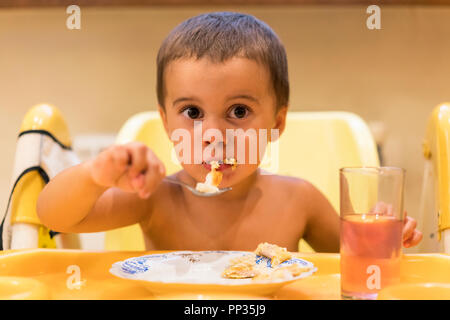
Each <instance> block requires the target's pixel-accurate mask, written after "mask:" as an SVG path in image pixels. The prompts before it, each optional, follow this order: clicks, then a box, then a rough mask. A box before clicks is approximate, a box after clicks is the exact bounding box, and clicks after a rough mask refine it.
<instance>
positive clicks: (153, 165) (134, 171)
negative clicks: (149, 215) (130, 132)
mask: <svg viewBox="0 0 450 320" xmlns="http://www.w3.org/2000/svg"><path fill="white" fill-rule="evenodd" d="M88 168H89V171H90V174H91V177H92V179H93V180H94V182H95V183H96V184H98V185H100V186H103V187H118V188H120V189H122V190H124V191H127V192H136V193H138V195H139V196H140V197H141V198H148V197H149V196H150V194H151V193H152V192H153V191H154V190H155V189H156V188H157V186H158V185H159V183H160V182H161V180H162V179H163V178H164V176H165V174H166V169H165V167H164V164H163V163H162V162H161V161H160V160H159V159H158V158H157V157H156V155H155V154H154V153H153V151H152V150H150V148H148V147H147V146H145V145H144V144H142V143H140V142H131V143H128V144H124V145H113V146H111V147H109V148H108V149H106V150H104V151H102V152H101V153H100V154H99V155H98V156H97V157H96V158H94V159H93V160H90V161H89V162H88Z"/></svg>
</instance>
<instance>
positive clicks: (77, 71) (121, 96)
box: [0, 6, 450, 216]
mask: <svg viewBox="0 0 450 320" xmlns="http://www.w3.org/2000/svg"><path fill="white" fill-rule="evenodd" d="M81 9H82V25H81V27H82V28H81V30H74V31H71V30H68V29H67V28H66V26H65V21H66V18H67V16H68V15H67V14H66V13H65V8H56V9H55V8H52V9H33V10H31V9H30V10H29V9H26V10H24V9H22V10H17V9H12V10H11V9H2V10H0V130H1V131H0V132H1V135H0V143H1V146H2V149H3V150H2V157H1V158H0V195H3V196H2V197H0V210H4V208H5V205H6V198H7V194H8V188H9V179H10V173H11V170H12V162H13V157H14V150H15V137H16V135H17V132H18V129H19V126H20V123H21V120H22V117H23V116H24V114H25V112H26V111H27V109H28V108H30V107H31V106H32V105H34V104H36V103H39V102H49V103H52V104H54V105H56V106H58V107H59V108H60V109H61V110H62V112H63V114H64V115H65V116H66V118H67V119H68V122H69V127H70V130H71V132H72V134H73V135H78V134H84V133H89V132H96V131H99V132H117V130H118V129H119V128H120V126H121V125H122V124H123V122H124V121H125V120H126V119H127V118H128V117H129V116H131V115H133V114H134V113H136V112H139V111H142V110H145V109H153V108H154V107H155V103H156V95H155V90H154V88H155V58H156V53H157V50H158V47H159V44H160V42H161V40H162V39H163V38H164V37H165V35H166V34H167V33H168V32H169V31H170V30H171V29H172V28H173V27H174V26H175V25H176V24H178V23H179V22H181V21H182V20H184V19H186V18H188V17H190V16H192V15H195V14H198V13H201V12H205V11H211V10H216V9H219V10H225V9H231V10H235V11H236V10H238V11H243V12H247V13H251V14H254V15H256V16H257V17H259V18H261V19H263V20H264V21H266V22H267V23H268V24H269V25H271V26H272V27H273V29H274V30H275V31H276V32H277V33H278V34H279V36H280V37H281V39H282V40H283V41H284V43H285V46H286V49H287V52H288V59H289V68H290V69H289V72H290V81H291V92H292V96H291V106H292V109H293V110H347V111H352V112H356V113H357V114H359V115H361V116H362V117H363V118H364V119H365V120H366V121H383V122H384V123H385V125H386V129H387V136H386V140H387V141H386V146H385V159H386V164H388V165H395V166H401V167H404V168H406V170H407V185H406V209H407V210H408V212H409V214H410V215H412V216H417V214H418V205H419V204H418V200H419V197H420V189H421V183H422V171H423V160H422V154H421V143H422V137H423V134H424V129H425V120H426V118H427V116H428V114H429V113H430V111H431V109H432V108H433V107H434V106H435V105H436V104H438V103H440V102H443V101H446V100H450V97H449V96H450V90H449V74H450V59H449V52H450V8H447V7H382V11H381V14H382V22H381V23H382V30H377V31H371V30H368V29H367V28H366V24H365V20H366V18H367V14H366V13H365V7H326V6H320V7H311V6H306V7H259V8H256V7H233V8H225V7H220V8H198V7H190V8H152V7H149V8H130V9H123V8H122V9H107V8H102V9H97V8H81Z"/></svg>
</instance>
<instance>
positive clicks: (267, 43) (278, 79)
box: [156, 12, 289, 109]
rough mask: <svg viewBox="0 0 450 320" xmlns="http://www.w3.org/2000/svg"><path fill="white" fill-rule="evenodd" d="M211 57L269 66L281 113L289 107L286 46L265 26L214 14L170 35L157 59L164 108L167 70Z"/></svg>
mask: <svg viewBox="0 0 450 320" xmlns="http://www.w3.org/2000/svg"><path fill="white" fill-rule="evenodd" d="M203 57H207V58H209V59H211V61H213V62H225V61H226V60H228V59H230V58H233V57H244V58H248V59H251V60H255V61H257V62H259V63H261V64H262V65H263V66H267V67H268V70H269V72H270V76H271V81H272V85H273V89H274V92H275V96H276V103H277V109H278V108H280V107H282V106H287V105H288V101H289V80H288V67H287V58H286V51H285V49H284V46H283V44H282V43H281V41H280V40H279V38H278V37H277V35H276V34H275V33H274V32H273V31H272V29H271V28H270V27H269V26H268V25H267V24H265V23H264V22H262V21H260V20H258V19H257V18H255V17H253V16H251V15H247V14H242V13H234V12H213V13H206V14H201V15H198V16H196V17H193V18H190V19H188V20H186V21H184V22H182V23H181V24H179V25H178V26H177V27H175V29H173V30H172V32H170V34H169V35H168V36H167V38H166V39H165V40H164V41H163V43H162V45H161V47H160V49H159V52H158V57H157V82H156V91H157V95H158V102H159V104H160V106H161V107H163V108H164V97H165V88H164V70H165V68H166V67H167V65H168V64H169V63H170V62H171V61H174V60H177V59H182V58H195V59H200V58H203Z"/></svg>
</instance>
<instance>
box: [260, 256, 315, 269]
mask: <svg viewBox="0 0 450 320" xmlns="http://www.w3.org/2000/svg"><path fill="white" fill-rule="evenodd" d="M255 262H256V264H261V263H263V264H265V265H266V266H267V268H272V260H271V259H270V258H267V257H263V256H258V255H257V256H256V259H255ZM294 263H296V264H299V265H301V266H303V267H305V266H308V265H309V264H310V263H308V262H307V261H305V260H302V259H298V258H292V259H289V260H286V261H283V262H282V263H280V264H279V266H280V267H281V266H287V265H290V264H294Z"/></svg>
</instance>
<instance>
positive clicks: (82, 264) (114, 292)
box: [0, 249, 450, 299]
mask: <svg viewBox="0 0 450 320" xmlns="http://www.w3.org/2000/svg"><path fill="white" fill-rule="evenodd" d="M154 253H162V251H151V252H149V251H147V252H142V251H139V252H129V251H128V252H89V251H81V250H59V249H33V250H18V251H4V252H2V253H1V254H0V298H2V299H15V298H17V299H21V298H27V297H28V298H32V299H198V298H202V299H205V298H206V299H208V298H209V299H248V298H250V299H274V298H275V299H340V274H339V255H338V254H327V253H305V254H298V256H299V257H300V258H302V259H305V260H308V261H311V262H312V263H314V265H315V266H316V267H317V268H318V271H317V272H316V273H315V274H314V275H313V276H311V277H308V278H305V279H300V280H298V281H295V282H293V283H290V284H288V285H286V286H284V287H283V288H281V289H280V290H278V291H277V292H276V293H275V294H274V295H273V296H269V297H267V296H260V295H257V294H255V295H253V296H252V295H248V294H245V295H244V294H239V293H227V292H223V293H220V292H202V293H198V292H197V293H186V292H173V293H170V294H165V295H155V294H153V293H151V292H150V291H149V290H148V289H146V288H145V286H143V285H142V284H141V283H139V282H133V281H130V280H125V279H120V278H117V277H115V276H113V275H112V274H110V273H109V269H110V267H111V265H112V264H113V263H114V262H117V261H121V260H124V259H128V258H131V257H136V256H142V255H146V254H154ZM401 270H402V271H401V282H402V283H412V284H414V283H442V284H449V283H450V272H449V270H450V255H448V254H416V255H409V254H408V255H404V256H403V259H402V268H401ZM45 288H46V289H45ZM19 289H22V291H23V292H19V291H20V290H19ZM423 298H426V297H423Z"/></svg>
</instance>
